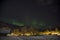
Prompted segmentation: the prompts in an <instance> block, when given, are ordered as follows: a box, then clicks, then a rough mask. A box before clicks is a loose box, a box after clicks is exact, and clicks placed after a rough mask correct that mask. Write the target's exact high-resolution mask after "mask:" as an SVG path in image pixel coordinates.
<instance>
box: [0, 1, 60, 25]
mask: <svg viewBox="0 0 60 40" xmlns="http://www.w3.org/2000/svg"><path fill="white" fill-rule="evenodd" d="M57 3H58V2H57V0H2V1H0V5H1V6H0V8H1V9H0V10H1V12H0V20H2V21H6V22H7V21H8V20H9V21H10V20H15V21H17V22H24V23H25V24H26V25H31V22H32V20H35V21H36V22H37V24H39V23H41V24H42V23H44V24H45V25H59V17H58V13H59V12H58V4H57ZM6 19H7V20H6ZM10 22H12V21H10Z"/></svg>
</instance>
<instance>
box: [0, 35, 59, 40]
mask: <svg viewBox="0 0 60 40" xmlns="http://www.w3.org/2000/svg"><path fill="white" fill-rule="evenodd" d="M0 40H60V36H49V35H42V36H29V37H26V36H20V37H6V36H0Z"/></svg>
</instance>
